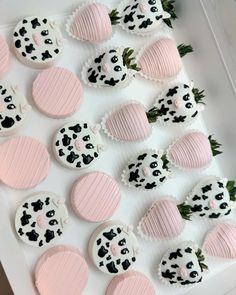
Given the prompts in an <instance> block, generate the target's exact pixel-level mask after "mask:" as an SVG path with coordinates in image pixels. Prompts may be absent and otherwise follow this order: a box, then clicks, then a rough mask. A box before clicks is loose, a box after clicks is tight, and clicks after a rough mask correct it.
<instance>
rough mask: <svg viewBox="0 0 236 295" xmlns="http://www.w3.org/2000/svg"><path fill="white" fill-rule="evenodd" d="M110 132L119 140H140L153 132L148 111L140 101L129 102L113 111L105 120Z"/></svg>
mask: <svg viewBox="0 0 236 295" xmlns="http://www.w3.org/2000/svg"><path fill="white" fill-rule="evenodd" d="M105 126H106V129H107V131H108V133H109V134H110V135H111V136H112V137H114V138H115V139H117V140H124V141H140V140H143V139H145V138H147V137H148V136H149V135H150V134H151V125H150V124H149V122H148V119H147V116H146V111H145V108H144V106H143V105H141V104H139V103H129V104H126V105H125V106H123V107H121V108H120V109H118V110H117V111H115V112H113V113H112V114H111V115H110V116H109V117H108V118H107V119H106V122H105Z"/></svg>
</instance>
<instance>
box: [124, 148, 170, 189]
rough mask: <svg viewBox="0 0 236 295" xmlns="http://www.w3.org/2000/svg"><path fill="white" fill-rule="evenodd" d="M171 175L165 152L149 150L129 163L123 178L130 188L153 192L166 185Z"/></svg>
mask: <svg viewBox="0 0 236 295" xmlns="http://www.w3.org/2000/svg"><path fill="white" fill-rule="evenodd" d="M170 174H171V171H170V168H169V165H168V161H167V160H166V157H165V155H164V154H163V152H162V151H156V150H152V149H147V150H144V151H143V152H141V153H139V154H137V155H136V156H135V157H134V158H132V159H131V160H130V161H129V162H128V164H127V165H126V166H125V169H124V170H123V173H122V175H121V178H122V181H123V183H124V184H125V185H127V186H129V187H134V188H139V189H145V190H151V189H154V188H158V187H160V186H161V185H162V184H164V183H165V182H166V180H167V179H168V178H169V177H170Z"/></svg>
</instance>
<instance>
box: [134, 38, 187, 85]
mask: <svg viewBox="0 0 236 295" xmlns="http://www.w3.org/2000/svg"><path fill="white" fill-rule="evenodd" d="M164 38H168V39H171V40H173V41H174V42H175V44H176V41H175V39H174V38H173V37H172V36H170V35H169V34H163V33H161V34H159V35H158V36H155V37H154V38H153V39H152V40H149V42H147V43H146V45H144V46H143V47H141V49H139V51H138V53H137V55H136V59H135V63H136V64H137V65H138V66H139V59H140V57H141V56H142V54H143V52H144V51H145V50H146V49H147V48H148V47H150V46H151V45H152V44H154V43H155V42H157V41H159V40H161V39H164ZM183 71H184V64H183V63H182V68H181V70H180V71H179V73H178V74H177V75H176V76H175V77H172V78H169V79H157V78H153V77H149V76H148V75H146V74H144V73H143V72H142V68H141V71H139V72H138V74H139V75H140V76H141V77H143V78H144V79H146V80H150V81H154V82H159V83H161V84H166V83H171V82H174V81H175V80H181V76H182V75H181V74H182V73H183Z"/></svg>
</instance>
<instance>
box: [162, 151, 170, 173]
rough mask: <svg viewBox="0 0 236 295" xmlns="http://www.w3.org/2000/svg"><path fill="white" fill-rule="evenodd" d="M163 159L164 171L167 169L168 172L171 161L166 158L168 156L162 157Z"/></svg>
mask: <svg viewBox="0 0 236 295" xmlns="http://www.w3.org/2000/svg"><path fill="white" fill-rule="evenodd" d="M161 159H162V161H163V165H162V168H163V169H166V170H168V171H169V170H170V169H169V163H170V162H169V160H168V159H167V156H166V154H164V155H163V156H162V157H161Z"/></svg>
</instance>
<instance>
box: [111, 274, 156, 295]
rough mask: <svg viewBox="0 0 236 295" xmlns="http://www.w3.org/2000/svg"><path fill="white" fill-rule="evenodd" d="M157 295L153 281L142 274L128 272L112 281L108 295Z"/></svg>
mask: <svg viewBox="0 0 236 295" xmlns="http://www.w3.org/2000/svg"><path fill="white" fill-rule="evenodd" d="M125 294H127V295H128V294H129V295H155V294H156V292H155V289H154V286H153V285H152V283H151V281H150V280H149V279H148V278H147V277H146V276H145V275H144V274H142V273H140V272H136V271H128V272H126V273H124V274H121V275H118V276H116V277H114V279H112V280H111V282H110V284H109V286H108V287H107V290H106V295H125Z"/></svg>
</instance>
